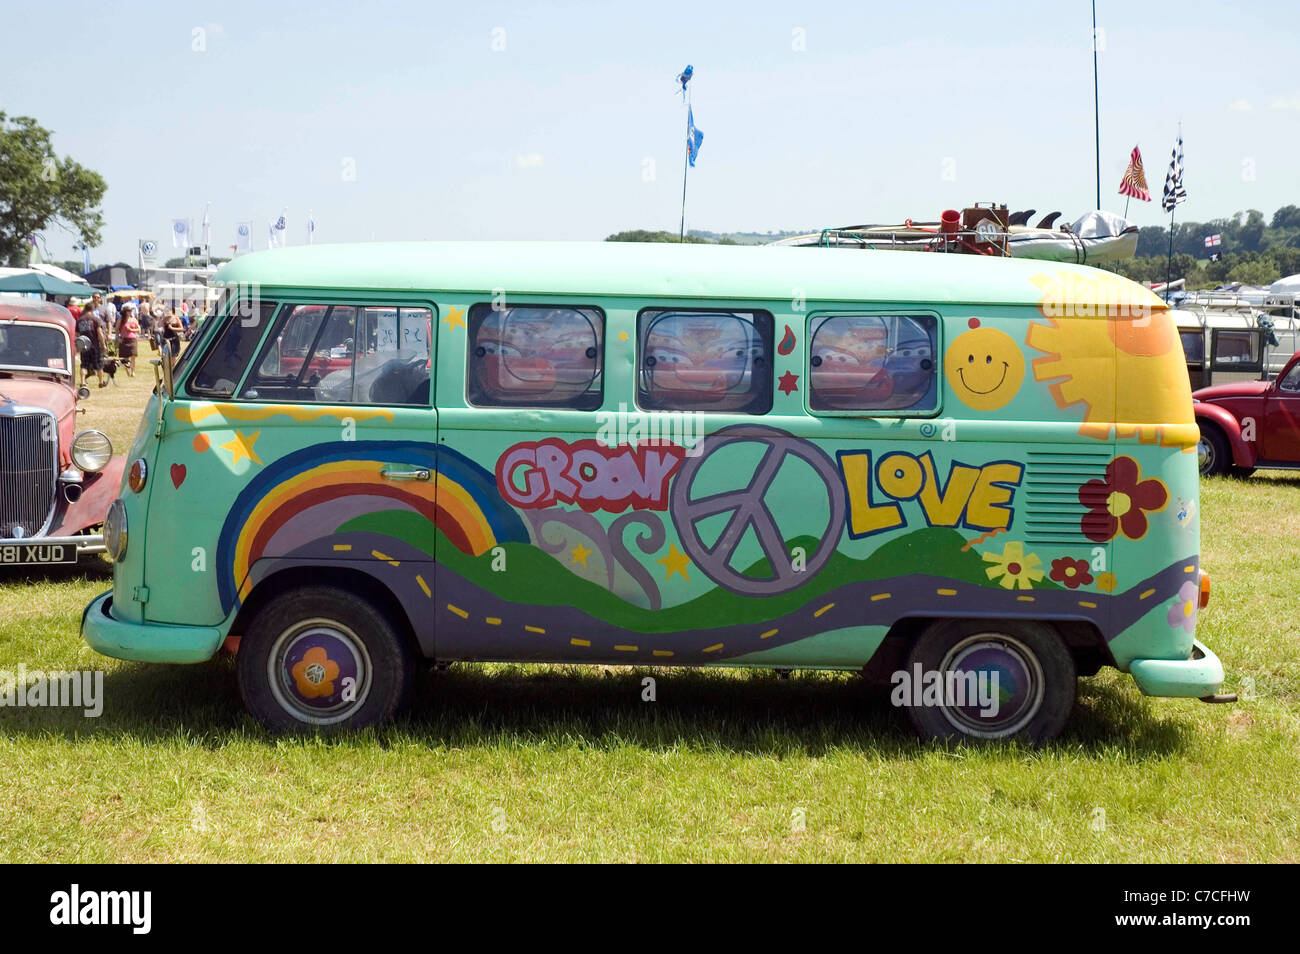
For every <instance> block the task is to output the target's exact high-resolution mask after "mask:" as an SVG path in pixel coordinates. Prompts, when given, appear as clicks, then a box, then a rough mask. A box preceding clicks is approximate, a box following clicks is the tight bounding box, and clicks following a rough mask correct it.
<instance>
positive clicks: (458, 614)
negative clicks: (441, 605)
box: [447, 603, 469, 619]
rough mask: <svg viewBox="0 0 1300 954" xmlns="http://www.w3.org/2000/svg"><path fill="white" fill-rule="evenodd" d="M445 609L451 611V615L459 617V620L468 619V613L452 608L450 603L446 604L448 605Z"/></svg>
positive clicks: (456, 607) (455, 607) (458, 608)
mask: <svg viewBox="0 0 1300 954" xmlns="http://www.w3.org/2000/svg"><path fill="white" fill-rule="evenodd" d="M447 609H449V610H451V611H452V612H453V613H455V614H456V615H457V616H459V617H460V618H461V619H469V613H467V612H466V611H465V610H463V609H461V608H460V607H459V606H452V605H451V604H450V603H448V604H447Z"/></svg>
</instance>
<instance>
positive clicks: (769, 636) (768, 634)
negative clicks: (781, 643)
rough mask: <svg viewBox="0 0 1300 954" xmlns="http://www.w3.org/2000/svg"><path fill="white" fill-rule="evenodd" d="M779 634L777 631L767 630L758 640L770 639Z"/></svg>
mask: <svg viewBox="0 0 1300 954" xmlns="http://www.w3.org/2000/svg"><path fill="white" fill-rule="evenodd" d="M779 632H780V630H779V629H769V630H768V631H767V632H766V633H763V634H762V635H760V636H759V637H758V638H759V639H770V638H771V637H773V636H775V635H776V634H777V633H779Z"/></svg>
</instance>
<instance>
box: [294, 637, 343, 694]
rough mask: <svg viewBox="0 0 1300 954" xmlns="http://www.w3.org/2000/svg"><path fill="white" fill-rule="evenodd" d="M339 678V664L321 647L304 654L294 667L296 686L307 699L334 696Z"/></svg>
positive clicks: (314, 647) (315, 647)
mask: <svg viewBox="0 0 1300 954" xmlns="http://www.w3.org/2000/svg"><path fill="white" fill-rule="evenodd" d="M338 677H339V664H338V663H336V662H335V661H334V660H332V659H330V657H329V654H328V653H326V652H325V650H324V649H322V648H321V647H319V646H313V647H312V648H311V649H309V650H307V651H306V652H305V653H303V656H302V659H300V660H298V662H297V663H295V664H294V667H293V681H294V685H296V686H297V687H298V692H299V694H300V695H302V697H303V698H305V699H318V698H320V697H322V696H329V695H333V693H334V680H335V679H337V678H338Z"/></svg>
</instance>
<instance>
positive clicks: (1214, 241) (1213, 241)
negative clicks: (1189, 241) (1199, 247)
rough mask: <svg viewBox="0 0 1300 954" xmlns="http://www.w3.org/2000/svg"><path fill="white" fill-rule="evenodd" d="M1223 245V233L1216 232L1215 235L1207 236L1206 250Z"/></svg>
mask: <svg viewBox="0 0 1300 954" xmlns="http://www.w3.org/2000/svg"><path fill="white" fill-rule="evenodd" d="M1222 244H1223V233H1222V232H1216V233H1215V234H1214V235H1207V236H1205V247H1206V248H1214V246H1216V245H1222Z"/></svg>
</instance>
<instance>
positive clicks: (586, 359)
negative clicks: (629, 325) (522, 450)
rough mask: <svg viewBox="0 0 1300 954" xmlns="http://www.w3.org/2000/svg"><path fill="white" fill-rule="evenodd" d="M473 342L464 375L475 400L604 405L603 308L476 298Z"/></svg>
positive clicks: (525, 404) (576, 406) (517, 404)
mask: <svg viewBox="0 0 1300 954" xmlns="http://www.w3.org/2000/svg"><path fill="white" fill-rule="evenodd" d="M469 342H470V345H469V369H468V372H467V374H466V376H465V377H466V381H467V382H468V389H469V402H470V403H471V404H474V405H477V406H479V407H555V408H559V407H567V408H574V409H577V410H581V411H591V410H595V409H596V408H598V407H600V404H601V401H602V400H603V398H604V374H603V369H604V353H605V313H604V312H602V311H601V310H600V309H599V308H586V307H561V308H556V307H552V306H549V305H511V306H508V307H504V308H502V307H496V308H494V307H493V306H492V305H487V304H479V305H474V306H472V307H471V308H470V310H469Z"/></svg>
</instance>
